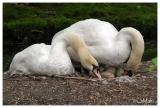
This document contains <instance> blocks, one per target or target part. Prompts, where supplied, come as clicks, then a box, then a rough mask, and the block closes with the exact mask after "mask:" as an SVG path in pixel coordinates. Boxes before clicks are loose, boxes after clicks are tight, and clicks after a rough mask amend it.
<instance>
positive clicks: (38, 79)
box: [3, 61, 157, 105]
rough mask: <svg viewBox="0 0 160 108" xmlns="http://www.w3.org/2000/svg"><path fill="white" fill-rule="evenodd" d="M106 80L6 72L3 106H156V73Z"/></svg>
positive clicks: (143, 65)
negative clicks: (21, 74)
mask: <svg viewBox="0 0 160 108" xmlns="http://www.w3.org/2000/svg"><path fill="white" fill-rule="evenodd" d="M149 64H150V61H145V62H143V64H142V66H141V68H140V69H139V70H138V72H137V73H135V74H134V75H133V76H132V77H128V76H121V77H117V78H115V79H112V80H111V79H105V80H103V81H94V80H93V81H90V80H83V79H71V78H58V77H45V76H33V77H26V76H18V77H17V76H14V77H9V76H8V75H7V74H4V75H3V104H4V105H157V72H156V71H155V72H147V71H145V69H146V68H147V67H148V66H149Z"/></svg>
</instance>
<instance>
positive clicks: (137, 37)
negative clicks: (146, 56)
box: [119, 27, 144, 71]
mask: <svg viewBox="0 0 160 108" xmlns="http://www.w3.org/2000/svg"><path fill="white" fill-rule="evenodd" d="M119 35H120V36H123V38H124V35H125V36H126V37H125V39H126V41H128V42H129V43H130V44H131V53H130V56H129V59H128V62H127V65H126V70H132V71H135V70H137V69H138V67H139V64H140V63H141V59H142V56H143V52H144V40H143V36H142V35H141V33H140V32H139V31H138V30H136V29H134V28H132V27H127V28H123V29H121V30H120V32H119Z"/></svg>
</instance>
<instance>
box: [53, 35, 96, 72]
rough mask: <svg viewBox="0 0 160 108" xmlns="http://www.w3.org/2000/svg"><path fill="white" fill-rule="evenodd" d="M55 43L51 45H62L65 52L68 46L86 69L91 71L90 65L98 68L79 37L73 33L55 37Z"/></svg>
mask: <svg viewBox="0 0 160 108" xmlns="http://www.w3.org/2000/svg"><path fill="white" fill-rule="evenodd" d="M58 37H59V38H58ZM56 41H57V42H54V41H53V43H59V42H60V43H63V48H64V47H65V50H66V49H67V47H68V46H70V47H71V48H72V49H73V50H74V51H75V52H76V54H77V55H78V56H79V58H80V62H81V64H82V65H83V67H85V68H86V69H88V70H92V67H91V66H92V64H94V65H96V66H98V63H97V61H96V60H95V58H94V57H93V56H92V55H91V53H90V52H89V50H88V48H87V45H86V44H85V42H84V40H83V39H82V38H81V37H80V36H79V34H76V33H74V32H64V33H62V34H61V36H57V40H56Z"/></svg>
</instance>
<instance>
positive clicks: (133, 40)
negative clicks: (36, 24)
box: [52, 19, 144, 71]
mask: <svg viewBox="0 0 160 108" xmlns="http://www.w3.org/2000/svg"><path fill="white" fill-rule="evenodd" d="M66 32H74V33H76V34H78V35H79V36H80V37H81V38H82V39H83V40H84V41H85V43H86V45H87V47H88V49H89V51H90V52H91V54H92V55H93V57H94V58H95V59H96V60H97V61H98V63H102V64H105V65H106V66H120V65H122V64H123V63H124V62H125V61H127V59H128V58H129V60H128V62H127V66H126V69H128V70H133V71H134V70H136V69H137V68H138V65H139V64H140V62H141V58H142V55H143V52H144V40H143V37H142V35H141V33H140V32H139V31H138V30H136V29H134V28H132V27H127V28H123V29H121V30H120V31H119V32H118V30H117V29H116V28H115V27H114V26H113V25H112V24H110V23H108V22H105V21H100V20H97V19H86V20H83V21H79V22H77V23H75V24H73V25H71V26H70V27H68V28H66V29H64V30H62V31H60V32H58V33H57V34H55V36H54V37H53V40H52V44H53V43H54V39H55V38H57V37H59V38H61V34H65V33H66ZM67 50H68V52H69V55H70V57H71V58H72V59H73V60H74V61H80V59H79V57H78V56H77V54H76V53H75V52H74V50H73V49H72V48H71V47H68V48H67Z"/></svg>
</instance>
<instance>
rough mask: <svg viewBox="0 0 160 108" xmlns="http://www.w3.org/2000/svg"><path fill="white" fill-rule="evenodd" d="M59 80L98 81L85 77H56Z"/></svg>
mask: <svg viewBox="0 0 160 108" xmlns="http://www.w3.org/2000/svg"><path fill="white" fill-rule="evenodd" d="M54 77H57V78H64V79H76V80H86V81H94V82H96V81H98V80H96V79H86V78H85V77H69V76H54Z"/></svg>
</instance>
